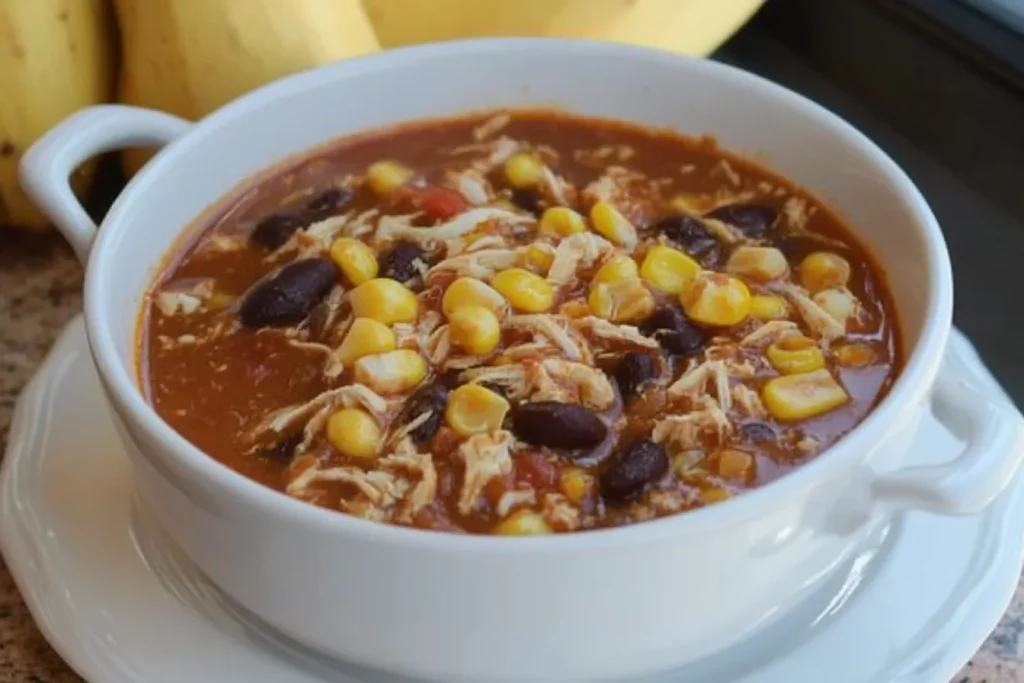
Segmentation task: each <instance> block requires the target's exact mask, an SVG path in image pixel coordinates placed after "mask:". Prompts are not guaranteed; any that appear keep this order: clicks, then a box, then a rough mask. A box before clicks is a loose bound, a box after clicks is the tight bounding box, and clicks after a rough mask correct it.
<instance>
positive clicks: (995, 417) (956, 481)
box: [872, 338, 1024, 515]
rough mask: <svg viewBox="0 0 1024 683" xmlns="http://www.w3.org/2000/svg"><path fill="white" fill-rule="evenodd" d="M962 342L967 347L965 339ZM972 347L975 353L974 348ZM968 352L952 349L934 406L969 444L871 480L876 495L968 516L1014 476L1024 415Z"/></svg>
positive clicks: (1022, 447) (1021, 453) (1021, 454)
mask: <svg viewBox="0 0 1024 683" xmlns="http://www.w3.org/2000/svg"><path fill="white" fill-rule="evenodd" d="M956 341H959V340H958V339H957V338H954V339H952V340H951V342H956ZM961 345H962V346H964V347H968V344H967V343H966V342H961ZM967 352H969V353H970V354H974V351H973V349H969V350H968V351H967ZM963 353H964V352H963V351H959V350H955V349H952V348H951V349H949V350H947V352H946V356H945V358H944V361H943V367H942V370H941V372H940V373H939V377H938V379H937V381H936V383H935V388H934V389H933V390H932V395H931V406H930V407H931V411H932V414H933V415H934V416H935V419H936V420H938V421H939V422H940V423H941V424H942V425H943V426H944V427H946V429H948V430H949V431H950V432H952V433H953V435H954V436H956V437H957V438H958V439H960V440H961V441H963V442H964V443H965V444H966V447H965V448H964V450H963V452H962V453H961V454H960V455H959V456H958V457H957V458H955V459H954V460H952V461H951V462H948V463H945V464H942V465H929V466H923V467H910V468H907V469H904V470H899V471H897V472H894V473H892V474H886V475H882V476H879V477H878V478H876V479H875V480H874V482H873V483H872V492H873V494H874V497H875V499H876V500H880V501H883V502H887V503H891V504H893V505H894V506H895V507H903V508H918V509H923V510H928V511H931V512H937V513H940V514H944V515H969V514H973V513H976V512H978V511H980V510H982V509H983V508H985V507H986V506H987V505H988V504H989V503H991V502H992V501H993V500H994V499H995V498H996V496H998V495H999V494H1000V493H1001V492H1002V491H1003V489H1004V488H1006V486H1007V485H1008V484H1009V483H1010V481H1012V480H1013V477H1014V475H1015V474H1016V472H1017V469H1018V467H1019V466H1020V464H1021V461H1022V460H1024V419H1022V418H1021V414H1020V413H1019V412H1017V409H1016V408H1015V407H1014V405H1013V403H1012V402H1011V401H1010V400H1009V398H1008V397H1006V395H1005V394H1004V393H1003V391H1002V389H1001V388H1000V387H999V386H998V385H997V384H996V383H995V382H994V381H992V380H991V379H989V378H988V376H987V374H986V373H979V372H977V371H974V370H972V369H971V368H970V367H969V365H968V363H966V362H965V359H964V358H963ZM979 364H980V361H979Z"/></svg>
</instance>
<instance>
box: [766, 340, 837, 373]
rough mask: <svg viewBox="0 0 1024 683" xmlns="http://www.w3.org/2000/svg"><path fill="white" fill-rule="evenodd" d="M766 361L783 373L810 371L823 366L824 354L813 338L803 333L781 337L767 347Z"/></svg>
mask: <svg viewBox="0 0 1024 683" xmlns="http://www.w3.org/2000/svg"><path fill="white" fill-rule="evenodd" d="M766 355H767V356H768V362H769V363H771V364H772V367H773V368H775V369H776V370H778V371H779V372H781V373H782V374H783V375H796V374H800V373H802V372H812V371H814V370H817V369H819V368H823V367H825V356H824V354H823V353H822V352H821V349H820V348H819V347H818V344H817V343H816V342H815V341H814V340H813V339H808V338H807V337H804V336H803V335H793V336H791V337H783V338H782V339H779V340H778V341H777V342H775V343H774V344H772V345H771V346H769V347H768V350H767V351H766Z"/></svg>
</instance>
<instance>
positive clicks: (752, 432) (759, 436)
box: [740, 422, 779, 443]
mask: <svg viewBox="0 0 1024 683" xmlns="http://www.w3.org/2000/svg"><path fill="white" fill-rule="evenodd" d="M740 438H741V439H742V440H743V441H745V442H747V443H766V442H767V443H774V442H775V441H778V438H779V437H778V435H777V434H776V433H775V430H774V429H772V428H771V427H769V426H768V425H766V424H765V423H763V422H748V423H746V424H744V425H741V426H740Z"/></svg>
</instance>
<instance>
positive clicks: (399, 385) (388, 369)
mask: <svg viewBox="0 0 1024 683" xmlns="http://www.w3.org/2000/svg"><path fill="white" fill-rule="evenodd" d="M353 368H354V373H353V376H354V377H355V380H356V381H357V382H359V383H360V384H365V385H366V386H368V387H370V388H371V389H373V390H374V391H376V392H377V393H378V394H400V393H403V392H405V391H408V390H409V389H412V388H413V387H415V386H416V385H417V384H419V383H420V382H422V381H423V378H424V377H426V376H427V363H426V361H424V360H423V356H421V355H420V354H419V353H417V352H416V351H413V350H412V349H396V350H394V351H387V352H385V353H376V354H374V355H372V356H363V357H362V358H360V359H359V360H357V361H356V362H355V365H354V366H353Z"/></svg>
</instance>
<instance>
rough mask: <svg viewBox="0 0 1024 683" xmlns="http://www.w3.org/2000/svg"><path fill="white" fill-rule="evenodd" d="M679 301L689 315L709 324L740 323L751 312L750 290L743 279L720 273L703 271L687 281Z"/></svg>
mask: <svg viewBox="0 0 1024 683" xmlns="http://www.w3.org/2000/svg"><path fill="white" fill-rule="evenodd" d="M679 302H680V303H681V304H682V305H683V310H684V311H686V315H688V316H690V317H691V318H693V319H694V320H696V321H697V322H699V323H703V324H705V325H716V326H719V327H728V326H730V325H737V324H739V323H741V322H743V320H744V319H745V318H746V317H747V315H749V314H750V290H749V289H747V286H746V285H745V284H743V281H742V280H738V279H736V278H734V277H730V276H728V275H722V274H720V273H712V272H707V271H705V272H701V273H700V274H699V275H697V277H695V278H694V279H693V280H690V281H688V282H686V283H685V285H684V286H683V289H682V291H681V292H680V293H679Z"/></svg>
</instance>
